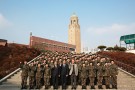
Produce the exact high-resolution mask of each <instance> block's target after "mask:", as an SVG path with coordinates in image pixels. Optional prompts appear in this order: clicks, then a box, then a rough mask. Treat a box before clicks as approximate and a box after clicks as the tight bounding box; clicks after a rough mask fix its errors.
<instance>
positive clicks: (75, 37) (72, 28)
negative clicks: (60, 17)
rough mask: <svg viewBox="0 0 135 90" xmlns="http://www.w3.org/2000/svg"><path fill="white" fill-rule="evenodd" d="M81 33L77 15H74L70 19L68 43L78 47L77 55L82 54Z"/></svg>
mask: <svg viewBox="0 0 135 90" xmlns="http://www.w3.org/2000/svg"><path fill="white" fill-rule="evenodd" d="M80 34H81V32H80V25H79V20H78V17H77V15H75V14H73V15H72V16H71V17H70V24H69V29H68V43H69V44H72V45H75V46H76V51H75V52H76V53H81V35H80Z"/></svg>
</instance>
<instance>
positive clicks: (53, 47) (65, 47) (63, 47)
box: [30, 36, 75, 52]
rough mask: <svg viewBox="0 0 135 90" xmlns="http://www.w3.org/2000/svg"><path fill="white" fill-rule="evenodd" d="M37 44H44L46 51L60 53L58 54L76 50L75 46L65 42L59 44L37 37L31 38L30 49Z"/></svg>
mask: <svg viewBox="0 0 135 90" xmlns="http://www.w3.org/2000/svg"><path fill="white" fill-rule="evenodd" d="M36 44H42V45H43V44H44V49H45V50H50V51H58V52H70V50H69V48H74V49H75V45H71V44H67V43H63V42H58V41H54V40H49V39H45V38H40V37H36V36H31V37H30V47H33V46H35V45H36Z"/></svg>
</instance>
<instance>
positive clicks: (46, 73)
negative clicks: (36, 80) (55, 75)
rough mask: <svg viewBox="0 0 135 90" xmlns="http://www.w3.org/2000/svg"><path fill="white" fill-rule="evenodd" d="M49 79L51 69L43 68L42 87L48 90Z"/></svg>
mask: <svg viewBox="0 0 135 90" xmlns="http://www.w3.org/2000/svg"><path fill="white" fill-rule="evenodd" d="M50 78H51V69H50V68H49V67H45V70H44V85H45V88H48V86H49V85H50V83H49V81H50Z"/></svg>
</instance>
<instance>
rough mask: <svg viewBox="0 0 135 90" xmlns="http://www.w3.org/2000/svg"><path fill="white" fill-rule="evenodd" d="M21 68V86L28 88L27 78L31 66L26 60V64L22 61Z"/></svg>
mask: <svg viewBox="0 0 135 90" xmlns="http://www.w3.org/2000/svg"><path fill="white" fill-rule="evenodd" d="M20 68H21V69H22V73H21V79H22V82H21V86H22V87H21V88H22V89H26V88H27V78H28V71H29V66H28V64H27V61H24V64H22V63H21V62H20Z"/></svg>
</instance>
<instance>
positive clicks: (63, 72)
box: [61, 60, 69, 89]
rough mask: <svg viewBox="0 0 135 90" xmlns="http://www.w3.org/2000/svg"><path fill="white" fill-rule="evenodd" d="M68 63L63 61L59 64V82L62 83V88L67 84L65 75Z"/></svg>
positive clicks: (66, 74)
mask: <svg viewBox="0 0 135 90" xmlns="http://www.w3.org/2000/svg"><path fill="white" fill-rule="evenodd" d="M68 70H69V68H68V65H67V64H66V61H65V60H64V61H63V64H62V66H61V83H62V89H66V84H67V76H68V72H69V71H68Z"/></svg>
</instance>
